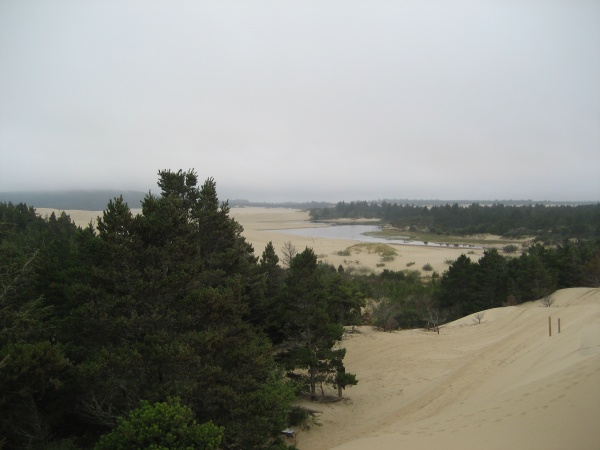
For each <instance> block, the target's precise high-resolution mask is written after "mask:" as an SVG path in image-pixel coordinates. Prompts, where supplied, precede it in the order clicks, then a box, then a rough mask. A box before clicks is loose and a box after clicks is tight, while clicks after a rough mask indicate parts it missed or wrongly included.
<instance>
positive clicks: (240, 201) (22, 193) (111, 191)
mask: <svg viewBox="0 0 600 450" xmlns="http://www.w3.org/2000/svg"><path fill="white" fill-rule="evenodd" d="M125 193H127V194H134V195H137V196H145V195H147V194H148V193H152V190H148V191H142V190H137V189H109V188H102V189H85V188H83V189H52V190H47V189H46V190H15V191H0V201H6V200H4V198H6V197H7V196H16V197H20V196H28V195H36V196H44V197H51V196H55V195H60V194H71V195H72V194H90V195H94V194H96V195H104V194H110V195H111V198H110V199H112V198H114V197H116V196H118V195H121V194H125ZM114 194H117V195H114ZM226 201H227V202H229V203H235V204H253V203H261V204H273V205H280V204H311V203H329V204H337V203H342V202H345V203H351V202H369V203H371V202H396V203H397V202H403V203H405V202H419V203H423V202H435V203H461V204H464V203H470V204H472V203H503V202H510V203H552V204H589V203H600V199H598V200H552V199H543V200H539V199H537V200H534V199H531V198H528V199H524V198H521V199H515V198H503V199H498V198H495V199H491V198H489V199H469V198H459V199H444V198H391V197H387V198H381V197H379V198H377V199H369V200H367V199H354V200H336V201H331V200H277V201H273V200H250V199H247V198H239V197H238V198H232V197H230V198H227V200H226Z"/></svg>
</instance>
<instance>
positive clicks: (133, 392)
mask: <svg viewBox="0 0 600 450" xmlns="http://www.w3.org/2000/svg"><path fill="white" fill-rule="evenodd" d="M158 184H159V187H160V189H161V193H160V195H158V196H154V195H151V194H148V195H147V196H146V197H145V198H144V200H143V202H142V212H141V214H138V215H133V214H132V212H131V210H130V209H129V206H128V205H127V204H126V203H125V202H124V201H123V198H122V197H118V198H115V199H114V200H111V201H110V202H109V203H108V205H107V206H106V209H105V210H104V212H103V215H102V216H101V217H99V218H98V226H97V228H96V229H95V228H93V227H92V226H91V225H90V226H88V227H87V228H79V227H77V226H75V225H74V224H73V223H72V221H71V220H70V218H69V217H68V216H67V215H66V214H64V213H63V214H61V215H60V216H58V217H57V216H56V215H54V214H52V215H51V216H50V217H48V218H47V219H44V218H41V217H39V216H38V215H37V214H36V212H35V210H34V209H33V208H31V207H28V206H26V205H24V204H17V205H15V204H12V203H0V255H1V257H0V311H1V314H0V322H1V323H0V325H1V327H0V447H2V445H4V446H6V448H50V447H51V446H55V447H56V448H92V447H94V445H96V443H97V442H99V438H100V436H102V435H105V436H109V435H108V434H107V433H112V434H110V437H105V438H103V439H102V441H101V442H99V443H98V448H107V445H108V444H106V443H107V442H121V443H123V442H124V443H123V444H122V445H123V447H122V448H129V447H130V446H137V445H141V444H140V443H142V442H146V443H148V442H149V441H148V439H147V438H148V436H145V435H144V433H146V431H144V430H147V429H148V430H150V431H148V432H151V429H152V427H153V425H152V423H148V422H144V421H140V420H141V419H140V420H138V419H137V418H138V417H140V415H141V416H142V417H155V419H152V420H159V421H160V420H162V419H160V417H168V418H170V419H169V420H172V422H170V423H171V425H169V426H171V427H173V430H172V431H173V433H172V436H173V439H175V440H174V441H173V442H172V445H173V446H174V447H177V446H179V445H181V447H182V448H183V447H185V448H188V446H187V445H184V444H185V442H188V441H187V440H188V439H189V438H190V435H189V433H183V432H182V433H179V434H178V432H176V431H175V429H183V428H186V429H187V428H189V427H192V428H193V429H194V430H196V431H194V433H192V436H197V437H198V439H199V440H198V442H197V445H195V446H194V447H193V448H217V447H218V448H223V449H226V448H227V449H239V448H243V449H253V448H256V449H259V448H283V447H287V446H286V445H285V443H284V442H283V441H282V440H281V439H280V433H281V430H283V429H285V428H286V427H287V426H288V425H289V419H288V417H289V415H290V412H291V411H292V402H293V400H294V399H295V398H297V396H298V395H299V394H300V393H301V392H303V391H304V390H305V387H306V388H307V389H309V390H310V388H311V387H312V391H313V392H314V390H315V386H316V384H317V383H330V384H336V383H337V384H340V383H339V381H340V380H338V379H337V378H336V376H335V374H336V372H337V369H341V368H342V367H343V363H342V359H343V354H340V353H339V352H337V353H335V352H334V353H331V352H330V351H329V350H330V349H331V347H332V346H333V345H335V343H336V342H338V341H339V340H340V339H341V335H340V333H339V330H340V329H341V326H342V322H341V320H342V319H345V318H348V317H350V311H351V310H355V309H356V308H357V307H358V306H357V305H360V304H361V303H360V302H361V299H360V297H359V296H355V295H351V296H350V300H351V301H346V302H345V303H344V301H345V298H344V299H341V298H340V297H341V296H344V295H346V294H347V293H348V291H347V290H346V289H345V288H344V287H343V286H344V282H343V280H342V279H341V277H340V275H339V274H338V273H337V272H336V271H335V270H333V271H324V270H321V268H320V267H319V265H314V264H313V265H312V266H310V264H309V266H310V267H311V268H310V269H307V270H300V271H290V272H289V273H285V271H284V270H283V269H282V268H281V267H280V266H279V265H278V263H277V261H276V260H275V259H274V258H273V255H272V253H273V252H272V248H271V252H270V253H271V257H270V259H269V248H267V249H266V250H265V252H266V253H265V255H263V260H262V261H261V262H260V263H259V258H258V257H256V256H255V255H254V249H253V248H252V246H251V245H250V244H248V243H247V242H246V240H245V239H244V237H243V236H242V234H241V233H242V227H241V226H240V225H239V224H238V223H237V222H236V221H235V220H233V219H231V218H230V217H229V207H228V205H227V203H226V202H220V201H219V199H218V197H217V192H216V184H215V182H214V180H212V179H208V180H206V182H205V183H204V184H203V185H202V186H201V187H198V186H197V176H196V174H195V172H193V171H188V172H182V171H179V172H171V171H161V172H159V181H158ZM307 251H308V249H307V250H306V251H305V252H303V253H300V254H299V256H298V257H300V256H301V255H302V257H303V258H304V259H303V261H305V262H308V261H310V260H311V254H310V253H306V252H307ZM315 262H316V257H315ZM299 265H300V263H295V262H294V267H297V266H299ZM303 277H306V278H307V280H303V279H302V278H303ZM308 280H310V281H308ZM303 283H304V284H305V283H310V285H311V286H312V288H311V289H312V291H311V294H310V296H309V297H307V298H305V300H306V301H308V302H309V307H311V306H310V302H311V301H313V300H317V299H318V300H319V303H318V304H315V305H314V306H313V307H312V308H313V316H312V319H310V320H308V319H309V317H308V316H305V317H304V319H305V321H304V322H303V323H298V324H296V325H295V326H293V327H291V326H290V323H291V321H293V319H294V317H295V316H294V314H293V310H294V308H295V307H296V306H295V304H296V303H295V301H296V298H295V295H297V292H296V291H294V290H293V289H291V286H293V285H298V286H299V285H302V284H303ZM321 290H322V291H323V292H321ZM352 301H354V302H355V303H352ZM346 309H347V310H348V311H346ZM346 312H347V314H346ZM288 319H289V320H288ZM324 319H326V320H327V321H328V323H329V325H327V326H326V327H325V328H324V329H321V330H320V329H319V327H316V328H315V324H314V323H313V322H315V321H319V323H324V322H323V320H324ZM311 320H312V321H313V322H311ZM302 327H305V329H306V327H308V328H310V329H311V330H313V331H315V332H317V335H316V336H318V333H320V334H321V335H320V337H318V338H317V341H310V342H306V340H304V339H303V338H304V336H305V334H306V333H305V332H303V328H302ZM332 329H335V330H338V332H337V333H331V330H332ZM319 330H320V331H319ZM274 342H277V343H279V344H285V346H286V348H290V349H294V351H295V352H296V354H300V353H302V349H309V350H310V352H312V353H310V354H308V356H306V355H305V357H304V358H302V357H299V356H297V355H296V357H293V358H287V360H286V361H285V364H284V363H283V362H279V361H277V360H275V359H274V356H273V355H274V353H275V352H274V350H273V345H274ZM279 354H280V355H285V354H286V352H283V351H282V352H279ZM298 368H305V369H308V371H309V373H310V377H309V376H308V375H306V376H304V375H303V372H300V373H299V374H297V376H296V377H294V378H293V379H292V378H290V377H288V376H285V375H286V371H287V372H288V373H289V374H290V375H291V374H292V373H294V372H296V371H297V369H298ZM347 381H348V380H346V382H345V385H348V386H349V385H351V384H352V383H351V382H347ZM350 381H352V380H350ZM174 417H177V418H178V419H177V420H175V419H174ZM152 420H151V422H152ZM194 423H196V424H197V426H196V425H193V424H194ZM211 424H214V426H213V425H211ZM131 427H134V428H135V430H134V431H131ZM136 427H137V428H136ZM182 427H183V428H182ZM119 430H121V431H119ZM123 430H125V431H123ZM127 430H129V431H127ZM134 432H135V434H136V435H137V436H138V438H139V439H138V438H136V439H137V440H135V441H128V440H127V439H128V438H127V439H125V441H123V439H124V438H126V437H127V436H130V437H131V436H132V434H131V433H134ZM119 433H125V434H127V436H125V437H124V436H121V435H119ZM205 438H206V439H205ZM150 440H152V439H150ZM204 441H206V442H207V444H206V445H201V442H204ZM153 442H154V444H156V445H159V444H160V443H161V442H162V441H160V442H158V441H153ZM176 444H177V445H176ZM119 445H121V444H119ZM109 446H110V445H109ZM170 446H171V445H169V447H170ZM119 448H121V447H119ZM156 448H158V447H156ZM161 448H162V447H161Z"/></svg>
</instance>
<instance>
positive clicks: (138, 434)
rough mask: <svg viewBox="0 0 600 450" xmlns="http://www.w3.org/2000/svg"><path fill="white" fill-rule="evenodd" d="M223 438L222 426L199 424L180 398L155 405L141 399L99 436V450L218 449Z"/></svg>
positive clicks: (97, 447)
mask: <svg viewBox="0 0 600 450" xmlns="http://www.w3.org/2000/svg"><path fill="white" fill-rule="evenodd" d="M222 437H223V428H222V427H218V426H216V425H215V424H213V423H212V422H207V423H203V424H201V425H200V424H198V423H196V421H195V420H194V413H193V412H192V410H191V409H190V408H188V407H187V406H183V405H181V404H180V403H179V399H172V398H169V399H168V400H167V402H165V403H154V404H152V405H151V404H150V403H149V402H147V401H144V400H142V404H141V406H140V407H139V408H137V409H135V410H133V411H132V412H131V413H130V414H129V417H127V419H123V418H119V424H118V425H117V427H116V428H115V429H114V430H113V431H111V432H110V433H108V434H105V435H104V436H102V437H101V438H100V441H99V442H98V444H96V450H128V449H132V448H139V449H152V450H168V449H173V450H175V449H177V450H216V449H217V448H219V445H220V444H221V439H222Z"/></svg>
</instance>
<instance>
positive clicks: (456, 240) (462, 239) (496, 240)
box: [365, 227, 523, 246]
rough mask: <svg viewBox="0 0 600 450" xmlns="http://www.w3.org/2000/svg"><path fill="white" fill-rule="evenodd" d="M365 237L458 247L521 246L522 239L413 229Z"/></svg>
mask: <svg viewBox="0 0 600 450" xmlns="http://www.w3.org/2000/svg"><path fill="white" fill-rule="evenodd" d="M365 235H366V236H374V237H379V238H383V239H390V240H391V239H406V240H411V241H423V242H435V243H436V244H446V245H448V246H450V245H456V246H458V245H460V244H471V245H481V246H486V245H488V246H489V245H501V244H504V245H506V244H521V243H522V242H523V239H521V240H519V239H506V238H502V237H499V236H498V237H490V235H470V236H452V235H447V234H437V233H430V232H427V231H419V230H416V229H414V227H413V228H412V229H405V230H403V229H399V228H384V229H382V230H379V231H370V232H367V233H365Z"/></svg>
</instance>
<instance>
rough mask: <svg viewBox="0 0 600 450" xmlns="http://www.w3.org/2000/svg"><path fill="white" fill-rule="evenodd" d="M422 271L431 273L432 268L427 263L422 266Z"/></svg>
mask: <svg viewBox="0 0 600 450" xmlns="http://www.w3.org/2000/svg"><path fill="white" fill-rule="evenodd" d="M423 270H424V271H425V272H431V271H432V270H433V266H432V265H431V264H429V263H427V264H424V265H423Z"/></svg>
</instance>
